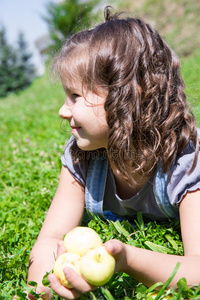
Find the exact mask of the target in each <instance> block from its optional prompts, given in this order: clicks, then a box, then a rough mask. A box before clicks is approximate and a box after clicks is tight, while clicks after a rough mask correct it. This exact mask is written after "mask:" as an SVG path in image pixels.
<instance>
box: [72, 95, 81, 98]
mask: <svg viewBox="0 0 200 300" xmlns="http://www.w3.org/2000/svg"><path fill="white" fill-rule="evenodd" d="M72 97H74V98H78V97H80V95H78V94H72Z"/></svg>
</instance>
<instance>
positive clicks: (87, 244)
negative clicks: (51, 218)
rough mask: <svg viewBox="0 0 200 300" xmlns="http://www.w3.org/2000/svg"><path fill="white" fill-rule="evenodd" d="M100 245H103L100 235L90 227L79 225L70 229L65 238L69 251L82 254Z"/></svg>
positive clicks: (65, 244)
mask: <svg viewBox="0 0 200 300" xmlns="http://www.w3.org/2000/svg"><path fill="white" fill-rule="evenodd" d="M99 245H102V240H101V238H100V236H99V235H98V233H96V231H95V230H93V229H91V228H89V227H81V226H78V227H76V228H74V229H72V230H71V231H69V232H68V233H67V234H66V236H65V238H64V246H65V248H66V250H67V252H74V253H77V254H79V255H80V256H82V255H84V254H85V253H86V252H87V251H88V250H90V249H92V248H94V247H97V246H99Z"/></svg>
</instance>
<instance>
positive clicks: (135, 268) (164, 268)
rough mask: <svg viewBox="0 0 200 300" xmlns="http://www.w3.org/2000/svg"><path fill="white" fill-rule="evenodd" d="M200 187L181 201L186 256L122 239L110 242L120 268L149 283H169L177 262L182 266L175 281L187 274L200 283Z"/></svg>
mask: <svg viewBox="0 0 200 300" xmlns="http://www.w3.org/2000/svg"><path fill="white" fill-rule="evenodd" d="M199 212H200V190H198V191H196V192H191V193H187V194H186V196H185V197H184V199H183V200H182V202H181V204H180V224H181V232H182V240H183V246H184V256H176V255H169V254H163V253H158V252H154V251H150V250H145V249H140V248H135V247H133V246H129V245H124V244H122V243H121V242H119V241H115V240H113V241H109V242H107V243H106V248H107V250H108V251H109V252H110V253H112V254H113V255H115V257H116V259H117V271H119V270H122V271H124V272H126V273H127V274H129V275H130V276H132V277H134V278H135V279H137V280H138V281H140V282H143V283H144V284H146V285H147V286H150V285H152V284H154V283H156V282H158V281H161V282H163V283H164V282H165V281H166V280H167V279H168V278H169V276H170V275H171V273H172V271H173V269H174V267H175V265H176V263H177V262H181V266H180V268H179V270H178V272H177V274H176V276H175V278H174V279H173V281H172V282H171V286H176V283H177V281H178V280H179V279H180V278H182V277H185V278H186V279H187V283H188V285H194V284H199V282H200V238H199V237H200V218H199Z"/></svg>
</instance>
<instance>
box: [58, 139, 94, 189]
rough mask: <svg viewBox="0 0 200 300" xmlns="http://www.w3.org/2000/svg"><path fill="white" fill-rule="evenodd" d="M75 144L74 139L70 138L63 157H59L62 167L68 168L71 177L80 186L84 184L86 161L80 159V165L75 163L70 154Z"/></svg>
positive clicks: (86, 168)
mask: <svg viewBox="0 0 200 300" xmlns="http://www.w3.org/2000/svg"><path fill="white" fill-rule="evenodd" d="M74 142H75V138H74V137H73V136H71V137H70V139H69V141H68V143H67V145H66V147H65V150H64V153H63V155H62V156H61V162H62V164H63V166H65V167H66V168H68V170H69V171H70V173H71V174H72V175H73V177H74V178H75V179H76V180H77V181H79V182H80V183H81V184H83V185H85V184H86V177H87V170H88V163H89V162H88V160H87V159H82V161H81V163H75V162H74V161H73V158H72V154H71V151H70V149H71V146H72V145H73V143H74ZM81 153H82V151H81Z"/></svg>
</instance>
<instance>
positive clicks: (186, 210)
mask: <svg viewBox="0 0 200 300" xmlns="http://www.w3.org/2000/svg"><path fill="white" fill-rule="evenodd" d="M53 68H54V70H55V72H56V73H58V74H59V76H60V79H61V81H62V84H63V88H64V90H65V92H66V101H65V103H64V105H63V107H62V108H61V109H60V112H59V114H60V116H61V118H62V119H64V120H67V121H68V122H69V125H70V127H71V129H72V137H71V138H70V140H69V142H68V144H67V146H66V149H65V152H64V155H63V156H62V164H63V167H62V170H61V175H60V181H59V186H58V189H57V192H56V195H55V197H54V199H53V202H52V204H51V207H50V209H49V212H48V214H47V217H46V219H45V222H44V224H43V227H42V229H41V232H40V234H39V236H38V239H37V241H36V243H35V245H34V247H33V249H32V251H31V255H30V269H29V276H28V280H34V281H37V282H38V284H39V288H38V292H43V291H45V292H46V295H45V296H43V297H44V299H52V294H51V293H50V291H49V289H47V288H44V287H43V286H42V283H41V282H42V278H43V275H44V274H45V273H46V271H49V270H51V269H52V267H53V265H54V261H55V259H54V253H55V252H56V251H57V244H58V251H57V253H58V255H59V254H60V253H62V252H63V251H64V249H63V246H62V238H63V235H64V234H66V233H67V232H68V231H69V230H71V229H72V228H74V227H76V226H78V225H80V224H81V221H82V217H83V214H84V208H85V206H86V207H87V208H88V210H89V211H91V212H93V213H95V214H99V215H100V216H102V217H104V218H108V219H112V220H115V219H118V218H119V219H123V218H125V219H128V220H130V221H132V220H133V219H134V218H135V216H136V214H137V212H138V211H141V212H142V213H143V216H144V218H145V219H146V220H147V221H148V220H160V221H164V220H167V219H169V218H179V217H180V224H181V232H182V240H183V245H184V256H182V257H178V256H175V255H168V254H162V253H157V252H153V251H149V250H144V249H139V248H136V247H134V246H130V245H125V244H123V243H122V242H120V241H118V240H111V241H109V242H107V243H105V247H106V249H107V250H108V251H109V252H110V253H111V254H112V255H113V256H114V257H115V259H116V271H124V272H126V273H127V274H129V275H130V276H132V277H134V278H135V279H137V280H138V281H140V282H143V283H144V284H146V285H147V286H150V285H152V284H153V283H155V282H158V281H162V282H165V281H166V280H167V279H168V278H169V276H170V274H171V272H172V270H173V269H174V267H175V265H176V263H177V262H178V261H179V262H181V267H180V268H179V270H178V272H177V274H176V276H175V278H174V280H173V281H172V283H171V285H173V286H176V283H177V281H178V280H179V279H180V278H181V277H186V279H187V282H188V284H189V285H190V284H199V283H200V239H199V236H200V218H199V211H200V171H199V170H200V158H199V156H200V155H199V140H198V134H197V128H196V122H195V119H194V116H193V114H192V112H191V111H190V109H189V107H188V104H187V102H186V95H185V92H184V83H183V80H182V78H181V75H180V62H179V60H178V58H177V56H176V55H175V53H174V52H173V51H172V50H171V49H170V47H169V46H168V45H167V44H166V42H165V41H164V40H163V39H162V38H161V37H160V35H159V34H158V33H157V31H156V30H155V29H153V28H152V27H151V26H150V25H147V24H145V23H144V22H143V21H142V20H139V19H133V18H127V19H123V18H121V17H120V15H111V13H110V11H109V8H106V9H105V22H103V23H102V24H99V25H97V26H96V27H94V28H92V29H90V30H83V31H81V32H79V33H77V34H75V35H73V36H71V37H70V38H69V39H68V40H67V42H66V44H65V45H64V47H63V49H62V50H61V52H60V53H59V55H58V56H57V58H56V59H55V61H54V64H53ZM64 271H65V275H66V277H67V279H68V280H69V282H70V284H71V285H72V286H73V289H71V290H69V289H67V288H65V287H64V286H61V285H60V283H59V282H58V280H57V279H56V277H55V275H54V274H50V275H49V276H48V278H49V281H50V284H51V287H52V289H53V290H54V291H55V292H56V293H57V294H58V295H60V296H61V297H63V298H65V299H75V298H77V297H79V296H80V294H81V293H84V292H87V291H89V290H91V289H93V287H92V286H91V285H89V284H88V283H87V282H85V281H84V280H83V278H81V277H80V276H78V275H77V274H76V273H75V272H73V270H71V269H69V268H65V270H64ZM30 299H33V297H32V296H31V295H30Z"/></svg>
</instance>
